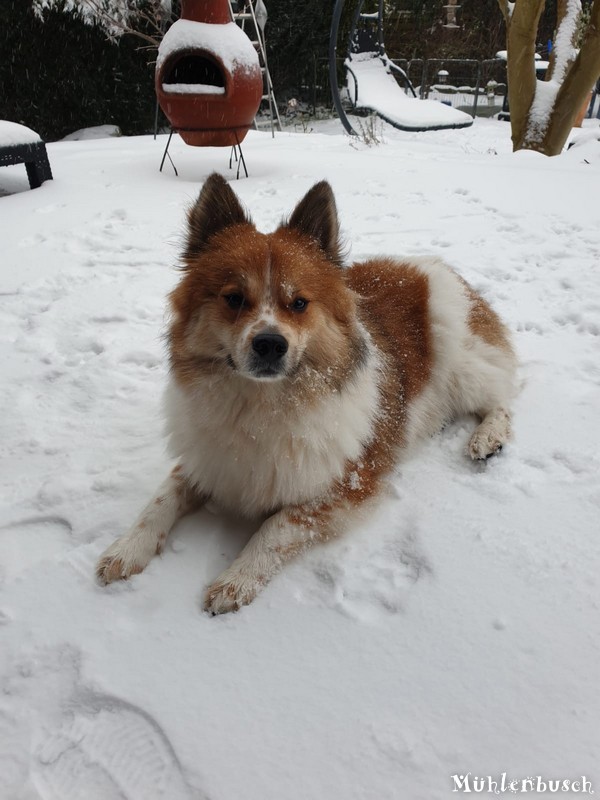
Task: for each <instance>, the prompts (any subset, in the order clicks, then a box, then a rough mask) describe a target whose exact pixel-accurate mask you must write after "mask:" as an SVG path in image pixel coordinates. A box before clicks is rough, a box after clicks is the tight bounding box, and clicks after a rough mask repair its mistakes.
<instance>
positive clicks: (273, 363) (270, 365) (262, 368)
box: [251, 333, 288, 378]
mask: <svg viewBox="0 0 600 800" xmlns="http://www.w3.org/2000/svg"><path fill="white" fill-rule="evenodd" d="M287 351H288V342H287V339H286V338H285V337H284V336H281V334H279V333H259V334H258V335H257V336H255V337H254V339H252V363H251V369H252V373H253V374H254V376H255V377H257V378H274V377H277V376H279V375H281V374H282V373H283V372H285V361H286V359H285V354H286V353H287Z"/></svg>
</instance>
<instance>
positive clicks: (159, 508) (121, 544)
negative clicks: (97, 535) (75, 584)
mask: <svg viewBox="0 0 600 800" xmlns="http://www.w3.org/2000/svg"><path fill="white" fill-rule="evenodd" d="M205 500H206V498H203V497H199V496H198V494H197V493H196V492H195V491H194V489H193V488H192V487H191V486H190V484H189V483H188V481H187V480H186V478H185V477H184V476H183V475H182V474H181V468H180V467H175V469H173V471H172V472H171V473H170V475H169V477H168V478H167V479H166V480H165V481H164V482H163V483H162V484H161V486H160V488H159V490H158V492H157V493H156V496H155V497H154V498H153V499H152V500H151V501H150V502H149V503H148V505H147V506H146V508H145V509H144V510H143V511H142V513H141V514H140V516H139V517H138V519H137V521H136V522H135V524H134V525H133V527H132V528H131V529H130V531H129V532H128V533H126V534H125V536H122V537H121V538H120V539H117V541H116V542H113V544H112V545H111V546H110V547H109V548H108V549H107V550H106V551H105V552H104V553H103V554H102V556H101V557H100V560H99V561H98V564H97V567H96V576H97V578H98V580H99V582H100V583H102V584H104V585H106V584H108V583H112V582H113V581H116V580H120V579H126V578H129V577H130V576H131V575H136V574H137V573H138V572H141V571H142V570H143V569H144V568H145V567H146V566H147V565H148V563H149V562H150V560H151V559H152V558H153V557H154V556H155V555H159V554H160V553H161V552H162V550H163V548H164V545H165V542H166V540H167V536H168V535H169V531H170V530H171V528H172V527H173V525H174V524H175V523H176V522H177V520H178V519H179V518H180V517H182V516H183V515H184V514H187V513H188V512H189V511H191V510H192V508H195V507H199V506H200V505H202V504H203V502H205Z"/></svg>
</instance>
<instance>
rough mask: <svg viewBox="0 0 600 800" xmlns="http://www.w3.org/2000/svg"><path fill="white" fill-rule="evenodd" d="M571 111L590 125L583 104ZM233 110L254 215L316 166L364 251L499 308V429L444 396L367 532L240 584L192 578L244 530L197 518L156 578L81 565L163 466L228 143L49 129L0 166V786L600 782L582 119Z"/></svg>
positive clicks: (94, 790) (221, 798)
mask: <svg viewBox="0 0 600 800" xmlns="http://www.w3.org/2000/svg"><path fill="white" fill-rule="evenodd" d="M584 125H585V128H584V133H586V134H587V132H588V131H590V132H591V131H594V130H595V131H597V130H598V123H597V122H596V121H586V122H585V123H584ZM311 127H312V128H313V129H315V130H318V131H319V132H314V133H310V134H302V133H297V134H288V133H283V134H278V135H277V137H276V138H275V139H274V140H273V139H271V137H270V136H269V135H268V134H261V133H258V132H255V131H251V132H250V133H249V134H248V137H247V138H246V139H245V141H244V154H245V157H246V161H247V164H248V168H249V172H250V178H249V179H245V180H239V181H235V180H233V182H232V185H233V188H234V189H235V190H236V192H238V193H239V195H240V197H241V199H242V200H243V202H244V203H245V204H246V205H247V207H248V208H250V209H251V211H252V214H253V216H254V218H255V220H256V222H257V223H258V224H259V226H260V228H261V229H263V230H272V229H273V228H274V227H275V226H276V225H277V224H278V222H279V220H280V218H281V216H282V215H283V214H287V213H289V212H290V210H291V209H292V207H293V205H294V203H295V202H296V201H297V200H298V199H299V198H300V197H301V196H302V195H303V194H304V192H305V191H306V190H307V189H308V188H309V187H310V186H311V185H312V184H313V183H314V182H316V181H318V180H321V179H323V178H326V179H328V180H329V181H331V183H332V185H333V188H334V190H335V193H336V197H337V201H338V206H339V212H340V216H341V220H342V224H343V230H344V234H345V236H346V237H347V239H348V240H349V242H351V244H352V257H353V258H356V259H360V258H364V257H367V256H369V255H372V254H376V253H380V254H385V255H396V256H397V255H401V254H405V255H409V256H410V255H411V254H417V253H419V254H421V253H424V252H429V253H434V254H438V255H442V256H443V257H445V258H446V259H447V260H448V261H449V262H450V263H451V264H453V265H454V266H455V267H456V268H457V269H458V270H459V271H460V272H461V274H462V275H464V277H465V278H466V279H467V280H469V281H470V282H471V283H472V284H473V285H474V286H475V287H476V288H477V289H478V290H479V291H481V292H482V293H483V295H484V296H485V297H486V298H488V299H489V300H490V301H491V302H492V303H493V304H494V306H495V307H496V308H497V309H498V311H499V312H500V313H501V315H502V316H503V317H504V319H505V320H506V322H507V324H508V325H509V327H510V328H511V329H512V330H513V331H514V335H515V343H516V347H517V349H518V353H519V356H520V360H521V364H522V367H521V382H522V388H521V392H520V394H519V397H518V399H517V401H516V403H515V408H514V412H515V420H514V429H515V430H514V434H515V436H514V442H513V443H512V444H511V446H509V447H507V448H505V450H504V452H503V453H502V455H501V456H500V457H499V458H497V459H494V460H492V461H490V462H488V463H487V464H486V465H485V466H483V467H478V466H476V465H473V464H472V463H471V462H470V461H469V460H468V459H466V458H465V456H464V452H463V451H464V447H465V444H466V441H467V439H468V436H469V433H470V431H471V429H472V426H473V421H472V420H467V419H465V420H459V421H457V422H456V423H454V424H452V425H449V426H448V427H447V428H446V429H445V430H444V431H443V432H441V433H440V434H439V435H438V436H436V437H434V438H433V439H431V440H430V441H427V442H425V443H424V445H423V447H422V449H421V451H420V452H419V453H417V454H416V455H415V456H414V457H413V458H412V459H411V460H410V461H407V462H406V463H404V464H403V465H402V466H401V468H400V470H399V472H398V475H397V476H395V477H394V479H393V481H392V488H391V490H390V492H389V494H388V495H387V496H386V497H385V498H384V500H383V501H382V503H381V506H380V507H379V508H378V509H377V510H376V511H373V513H372V515H371V516H370V518H369V519H368V520H366V521H365V522H364V523H363V524H362V525H361V526H359V528H358V529H356V530H354V531H352V532H348V534H347V535H346V536H345V537H343V538H341V539H340V540H338V541H336V542H332V543H330V544H329V545H327V546H323V547H320V548H315V549H314V550H313V551H312V552H310V553H308V554H306V555H304V556H302V557H300V558H298V560H297V561H296V562H295V563H294V564H293V565H291V566H289V567H288V568H286V569H285V571H284V572H283V573H282V574H281V575H279V576H278V577H276V578H275V579H274V580H273V581H272V583H271V584H270V585H269V586H267V587H266V588H265V589H264V591H263V593H262V594H261V595H260V596H259V597H258V598H257V599H256V601H255V602H254V603H253V604H252V605H251V606H249V607H247V608H244V609H243V610H242V611H241V612H239V613H238V614H235V615H230V616H225V617H219V618H209V617H207V616H206V615H205V614H203V613H202V612H201V611H200V606H199V604H200V599H201V597H202V593H203V590H204V588H205V587H206V586H207V585H208V583H209V582H210V581H211V580H213V579H214V578H215V577H216V576H217V575H218V574H219V573H220V572H221V571H222V569H223V568H224V567H225V566H226V565H228V564H229V563H230V561H231V560H232V559H233V557H234V555H235V554H236V553H237V551H238V550H239V548H240V547H241V544H242V543H243V541H244V539H245V537H247V536H248V534H249V533H250V532H251V527H249V526H248V525H246V524H242V523H240V522H239V521H236V520H235V519H231V518H223V517H220V516H213V515H211V514H209V513H208V512H201V513H198V514H196V515H194V516H192V517H190V518H188V519H186V520H184V521H182V523H181V524H180V525H179V526H178V527H177V528H176V530H175V531H174V533H173V536H172V538H171V539H170V546H168V547H167V549H166V552H165V553H164V555H163V556H162V557H161V558H157V559H155V560H154V561H153V562H152V563H151V565H150V566H149V567H148V569H147V570H146V572H144V573H143V574H141V575H138V576H136V577H134V578H133V579H132V580H130V581H129V582H127V583H123V584H120V585H116V586H111V587H108V588H105V589H103V588H100V587H99V586H97V585H96V583H95V582H94V577H93V573H94V565H95V561H96V559H97V557H98V556H99V554H100V553H101V552H102V550H103V549H104V548H105V547H106V546H107V545H108V543H109V542H110V541H111V540H112V539H113V538H114V537H115V536H117V535H119V534H120V533H122V532H124V530H125V529H126V528H127V527H128V525H129V524H130V523H131V522H132V521H133V519H134V517H135V515H136V514H137V512H138V511H139V509H140V508H142V507H143V505H145V503H146V502H147V500H148V499H149V498H150V495H151V493H152V492H153V491H154V489H155V487H156V486H157V485H158V483H159V482H160V481H161V480H162V478H163V477H164V476H165V474H166V471H167V469H168V466H169V465H168V463H167V460H166V458H165V455H164V442H163V440H162V438H161V433H160V432H161V428H162V421H161V410H160V408H161V404H160V395H161V391H162V388H163V386H164V384H165V376H166V359H165V353H164V343H163V340H162V338H161V337H162V334H163V333H164V330H165V326H166V324H167V318H166V316H165V298H166V295H167V293H168V292H169V290H170V289H172V288H173V286H174V285H175V283H176V282H177V280H178V273H177V270H176V269H175V265H176V263H177V258H178V251H179V248H180V246H181V233H182V225H183V222H184V219H185V210H186V207H187V205H188V204H189V203H190V202H191V201H192V200H193V198H194V197H196V196H197V193H198V190H199V188H200V185H201V183H202V181H203V180H204V179H205V178H206V176H207V175H208V174H209V173H210V172H211V171H213V170H215V169H217V170H220V171H222V172H223V173H224V174H226V175H228V176H231V177H232V176H233V174H234V173H233V171H231V172H230V171H228V169H227V164H228V155H227V154H225V153H223V152H221V151H220V150H219V149H217V148H215V149H211V148H204V149H203V148H191V147H187V146H185V145H184V144H183V142H181V140H179V139H174V140H173V142H172V143H171V148H170V153H171V155H172V156H173V159H174V161H175V164H176V166H177V168H178V171H179V177H175V175H174V173H173V172H172V171H169V169H168V168H167V166H165V169H164V171H163V172H162V173H159V172H158V164H159V162H160V159H161V157H162V153H163V150H164V146H165V142H166V137H165V136H159V137H158V139H157V140H156V141H154V140H153V138H152V137H151V136H148V137H135V138H128V137H120V138H106V139H96V140H88V141H78V142H73V141H71V142H58V143H54V144H50V145H48V151H49V157H50V162H51V163H52V168H53V172H54V175H55V179H54V180H53V181H48V182H46V183H44V184H43V186H42V187H41V188H39V189H35V190H33V191H31V190H29V188H28V183H27V178H26V176H25V175H24V174H22V173H23V172H24V171H23V170H19V169H18V168H17V167H14V168H13V167H4V168H2V169H1V170H0V195H4V196H1V197H0V207H1V212H0V233H1V240H2V258H1V259H0V269H1V270H2V301H3V302H2V305H1V306H0V315H1V319H2V327H1V329H0V330H1V332H2V336H1V340H0V359H1V363H2V387H3V391H2V399H1V401H0V402H1V406H0V425H1V429H0V441H1V442H2V457H3V464H2V469H1V470H0V494H1V496H2V498H3V503H2V507H1V508H0V550H1V553H2V557H1V558H0V563H1V575H0V676H1V678H0V686H1V687H2V691H1V692H0V754H1V755H0V775H1V776H2V788H1V789H0V797H2V800H38V799H39V798H43V799H44V800H79V799H80V798H85V800H123V798H125V800H205V799H207V798H210V800H239V798H244V800H259V799H260V800H265V798H266V799H267V800H271V798H273V799H274V798H285V800H307V798H311V799H312V798H315V800H320V799H321V798H325V797H326V798H332V800H446V798H450V797H455V796H456V794H454V793H453V792H452V787H453V782H452V780H451V776H452V775H454V774H456V773H457V772H458V773H463V774H466V773H467V772H469V771H470V772H471V773H472V774H473V775H488V774H489V775H492V776H498V777H499V776H500V775H501V773H502V772H507V773H508V774H509V775H513V776H515V777H519V776H522V777H526V776H528V775H538V774H540V775H545V776H546V777H550V778H556V777H559V776H560V777H564V778H575V777H577V776H581V775H586V777H587V778H588V779H589V780H591V781H592V783H593V785H594V788H595V790H596V792H597V791H598V789H599V787H600V767H599V766H598V765H599V764H600V740H599V737H598V719H599V717H600V694H599V693H598V663H599V658H600V645H599V643H600V608H599V603H600V601H599V597H600V595H599V581H600V578H599V576H600V540H599V538H598V518H599V511H600V483H599V481H598V474H599V470H600V455H599V448H598V442H599V440H600V421H599V416H598V407H599V404H600V366H599V365H600V359H599V355H600V352H599V351H600V272H599V271H598V258H599V255H600V228H599V226H598V204H597V202H596V198H597V194H598V186H599V180H600V143H599V142H598V141H597V140H592V139H591V137H587V136H586V139H585V142H582V145H581V146H580V147H576V148H573V149H571V150H569V151H568V152H566V153H565V154H563V155H562V156H560V157H556V158H552V159H548V158H545V157H544V156H542V155H540V154H539V153H524V152H522V153H518V154H512V153H511V143H510V129H509V127H508V126H507V125H506V124H504V123H499V122H496V121H494V120H480V119H478V120H476V121H475V123H474V125H473V126H472V127H471V128H468V129H466V130H460V131H440V132H436V133H427V134H421V135H417V134H410V133H403V132H400V131H397V130H395V129H393V128H391V127H389V126H385V129H384V135H383V139H384V143H383V144H381V145H380V146H378V147H370V148H369V147H366V146H365V145H363V144H362V143H361V142H360V141H359V142H356V141H353V142H352V144H353V146H350V142H349V139H348V138H347V137H345V136H343V135H342V134H341V126H340V124H339V122H335V121H334V122H329V123H323V124H319V123H314V122H313V123H311Z"/></svg>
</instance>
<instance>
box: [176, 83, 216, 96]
mask: <svg viewBox="0 0 600 800" xmlns="http://www.w3.org/2000/svg"><path fill="white" fill-rule="evenodd" d="M162 88H163V91H164V92H170V93H171V94H225V87H224V86H213V85H212V84H210V83H163V85H162Z"/></svg>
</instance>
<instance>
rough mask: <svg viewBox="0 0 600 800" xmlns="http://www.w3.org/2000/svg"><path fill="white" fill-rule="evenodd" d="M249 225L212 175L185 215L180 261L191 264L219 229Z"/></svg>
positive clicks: (231, 196) (225, 186)
mask: <svg viewBox="0 0 600 800" xmlns="http://www.w3.org/2000/svg"><path fill="white" fill-rule="evenodd" d="M250 221H251V220H250V218H249V217H248V215H247V214H246V212H245V211H244V209H243V208H242V205H241V204H240V201H239V200H238V199H237V197H236V195H235V194H234V192H233V191H232V189H231V187H230V186H229V184H228V183H227V181H226V180H225V178H224V177H223V176H222V175H219V174H218V173H217V172H213V173H212V175H210V176H209V177H208V178H207V179H206V181H205V182H204V186H203V187H202V190H201V192H200V195H199V197H198V199H197V200H196V202H195V203H194V205H193V206H192V207H191V208H190V210H189V211H188V230H187V236H186V240H185V249H184V251H183V260H184V261H185V262H190V261H192V260H193V259H194V258H195V257H196V256H198V255H199V254H200V253H201V252H202V251H203V250H204V248H205V247H206V245H207V243H208V240H209V239H210V238H211V236H214V234H215V233H218V231H220V230H223V228H228V227H229V226H230V225H237V224H238V223H243V222H250Z"/></svg>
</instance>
